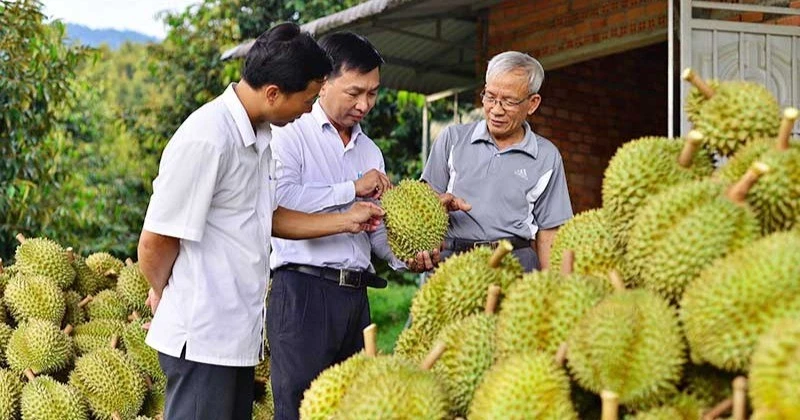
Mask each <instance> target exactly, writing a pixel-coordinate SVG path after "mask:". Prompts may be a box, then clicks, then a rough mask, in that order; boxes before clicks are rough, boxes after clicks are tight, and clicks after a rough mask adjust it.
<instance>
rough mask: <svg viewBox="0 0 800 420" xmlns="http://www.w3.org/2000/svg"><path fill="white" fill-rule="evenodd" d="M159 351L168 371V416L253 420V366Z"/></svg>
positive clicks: (181, 419) (174, 419) (187, 419)
mask: <svg viewBox="0 0 800 420" xmlns="http://www.w3.org/2000/svg"><path fill="white" fill-rule="evenodd" d="M185 352H186V350H185V349H184V353H183V354H181V357H180V358H175V357H172V356H168V355H166V354H164V353H161V352H159V353H158V362H159V364H161V369H162V370H163V371H164V374H166V375H167V395H166V401H165V404H164V419H165V420H250V419H252V418H253V400H254V399H255V370H254V368H253V367H232V366H218V365H209V364H205V363H198V362H192V361H190V360H186V358H185V356H184V354H185Z"/></svg>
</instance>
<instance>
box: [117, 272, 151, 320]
mask: <svg viewBox="0 0 800 420" xmlns="http://www.w3.org/2000/svg"><path fill="white" fill-rule="evenodd" d="M149 290H150V283H148V282H147V279H146V278H145V277H144V275H143V274H142V272H141V271H140V270H139V264H138V263H137V264H133V265H128V266H125V268H123V269H122V271H121V272H120V273H119V277H118V278H117V293H119V295H120V297H121V298H122V300H123V301H124V302H125V305H126V306H127V308H128V310H129V311H131V312H132V311H137V312H139V314H140V315H142V316H150V315H151V313H150V308H149V307H148V306H147V305H146V304H145V301H146V300H147V292H148V291H149Z"/></svg>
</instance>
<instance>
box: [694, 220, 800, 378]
mask: <svg viewBox="0 0 800 420" xmlns="http://www.w3.org/2000/svg"><path fill="white" fill-rule="evenodd" d="M798 249H800V235H798V234H797V233H794V231H793V232H779V233H774V234H772V235H769V236H767V237H764V238H762V239H760V240H758V241H755V242H753V243H751V244H749V245H747V246H745V247H743V248H741V249H739V250H738V251H735V252H733V253H731V254H728V255H727V256H726V257H724V258H721V259H719V260H717V261H716V262H714V263H713V264H712V265H710V266H709V267H707V268H706V269H705V270H703V272H702V273H701V274H700V276H699V277H698V279H697V280H696V281H694V282H693V283H692V284H691V285H689V287H688V288H687V289H686V292H685V293H684V296H683V300H682V301H681V320H682V322H683V327H684V332H685V333H686V338H687V340H688V342H689V348H690V350H691V356H692V360H693V361H694V362H695V363H700V362H703V361H706V362H708V363H711V364H712V365H714V366H716V367H718V368H720V369H724V370H728V371H734V372H735V371H744V370H747V369H748V367H749V365H750V357H751V356H752V353H753V350H754V348H755V346H756V343H757V341H758V337H759V336H760V335H761V334H762V333H764V332H765V331H767V330H768V329H769V328H770V327H772V325H773V324H774V323H775V322H776V321H778V320H780V319H782V318H786V317H792V316H800V282H798V281H797V279H799V278H800V252H797V250H798Z"/></svg>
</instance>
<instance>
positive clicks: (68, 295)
mask: <svg viewBox="0 0 800 420" xmlns="http://www.w3.org/2000/svg"><path fill="white" fill-rule="evenodd" d="M81 300H82V299H81V296H80V295H79V294H78V292H76V291H74V290H67V291H66V292H64V302H65V304H66V305H65V308H66V310H65V311H64V318H63V319H62V321H61V327H62V328H63V327H66V326H67V324H69V325H72V326H73V327H75V326H78V325H81V324H83V323H85V322H86V321H87V318H86V311H85V310H84V309H83V308H82V307H81V306H80V304H81Z"/></svg>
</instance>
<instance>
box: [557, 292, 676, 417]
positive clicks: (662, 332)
mask: <svg viewBox="0 0 800 420" xmlns="http://www.w3.org/2000/svg"><path fill="white" fill-rule="evenodd" d="M617 283H621V280H618V281H617ZM567 343H568V349H569V350H568V362H569V368H570V371H572V373H573V376H574V377H575V379H576V380H577V381H578V383H579V384H580V385H581V386H582V387H583V388H585V389H588V390H590V391H592V392H595V393H598V394H599V393H601V391H611V392H613V393H615V394H616V395H617V396H618V398H619V403H621V404H623V405H628V406H631V407H637V406H652V405H654V404H657V403H658V402H660V401H661V399H662V398H663V397H664V396H668V395H669V394H670V393H674V392H675V391H676V385H677V384H678V381H679V380H680V378H681V367H682V365H683V362H684V355H683V353H684V343H683V336H682V335H681V331H680V327H679V325H678V316H677V314H676V312H675V309H674V308H672V307H671V306H670V305H669V304H668V303H667V302H666V301H665V300H663V299H661V298H660V297H658V296H656V295H654V294H652V293H650V292H648V291H646V290H641V289H637V290H620V291H617V292H615V293H613V294H611V295H610V296H608V297H606V298H605V299H603V300H602V301H601V302H600V303H599V304H597V306H595V307H594V308H592V309H590V310H589V311H588V312H586V313H585V314H584V316H583V317H582V318H581V320H580V321H579V322H578V324H577V325H576V326H575V328H574V329H573V330H572V332H571V333H570V335H569V338H568V340H567Z"/></svg>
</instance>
